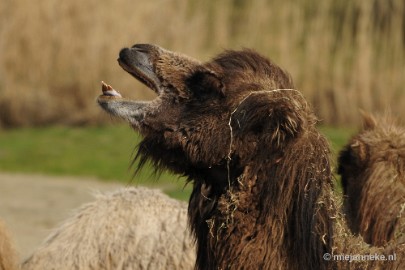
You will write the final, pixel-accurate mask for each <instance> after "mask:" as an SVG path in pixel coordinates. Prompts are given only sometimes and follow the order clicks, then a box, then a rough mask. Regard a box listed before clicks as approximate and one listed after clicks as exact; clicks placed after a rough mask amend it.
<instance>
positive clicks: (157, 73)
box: [98, 44, 405, 270]
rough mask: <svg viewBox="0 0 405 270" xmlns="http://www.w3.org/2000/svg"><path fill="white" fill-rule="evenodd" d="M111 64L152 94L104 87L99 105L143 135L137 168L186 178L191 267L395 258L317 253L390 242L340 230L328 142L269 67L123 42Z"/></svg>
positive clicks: (330, 264)
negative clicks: (193, 242) (149, 166)
mask: <svg viewBox="0 0 405 270" xmlns="http://www.w3.org/2000/svg"><path fill="white" fill-rule="evenodd" d="M119 63H120V65H121V66H122V67H123V68H124V69H125V70H126V71H127V72H129V73H130V74H132V75H133V76H134V77H135V78H137V79H138V80H140V81H142V82H144V83H145V84H146V85H148V86H149V87H150V88H151V89H153V90H154V91H155V92H156V93H157V94H158V97H157V98H156V99H155V100H153V101H150V102H144V101H131V100H126V99H123V98H122V97H121V96H120V95H118V94H116V92H115V91H113V90H111V89H110V87H104V88H103V95H101V96H100V97H99V99H98V102H99V104H100V105H101V106H102V108H103V109H105V110H106V111H107V112H109V113H111V114H113V115H116V116H119V117H121V118H123V119H125V120H127V121H129V122H130V123H131V125H132V126H133V127H134V128H135V129H136V130H138V131H139V132H140V133H141V134H142V135H143V137H144V139H143V141H142V142H141V144H140V145H139V149H138V158H139V159H140V161H141V165H142V164H144V163H145V162H146V161H147V160H150V161H151V162H152V163H153V164H154V165H155V167H156V168H157V169H165V168H166V169H169V170H171V171H173V172H175V173H178V174H181V175H185V176H187V177H188V178H189V181H190V182H192V184H193V192H192V195H191V198H190V201H189V210H188V214H189V221H190V225H191V228H192V230H193V232H194V234H195V236H196V239H197V261H196V269H210V270H212V269H365V268H366V267H368V268H369V269H375V268H376V267H378V266H380V267H381V266H385V267H387V268H388V269H395V267H399V268H400V267H401V266H399V265H401V264H402V267H405V266H404V264H405V262H404V263H402V261H395V262H378V261H377V262H376V261H371V262H370V261H360V262H352V263H349V262H348V261H343V262H341V261H334V260H331V261H328V260H324V259H323V256H324V254H325V253H335V254H341V253H345V254H353V255H354V254H365V253H368V252H378V253H379V254H383V253H385V254H387V253H389V252H392V250H391V249H389V250H382V249H381V250H377V249H369V247H367V245H366V244H365V243H364V242H362V241H361V240H360V238H353V236H351V235H350V234H348V232H347V229H346V228H345V226H344V222H342V219H341V216H340V215H339V213H338V211H337V210H336V209H337V207H336V203H335V199H334V195H333V181H332V175H331V169H330V164H329V147H328V143H327V141H326V140H325V139H324V137H323V136H322V135H320V134H319V132H318V131H317V130H316V128H315V123H316V119H315V116H314V114H313V113H312V111H311V109H310V108H309V106H308V104H307V103H306V101H305V99H304V98H303V97H302V95H301V93H300V92H298V91H296V90H293V88H294V86H293V83H292V81H291V79H290V77H289V75H288V74H287V73H286V72H284V71H283V70H282V69H280V68H279V67H278V66H277V65H275V64H274V63H272V62H270V61H269V60H267V59H266V58H264V57H262V56H260V55H259V54H257V53H256V52H254V51H251V50H243V51H226V52H225V53H223V54H221V55H219V56H218V57H216V58H214V59H213V60H212V61H210V62H207V63H200V62H199V61H197V60H194V59H190V58H189V57H186V56H184V55H180V54H177V53H173V52H170V51H167V50H165V49H162V48H159V47H157V46H154V45H148V44H141V45H135V46H134V47H132V48H125V49H123V50H122V51H121V52H120V58H119ZM397 248H398V247H397ZM396 251H397V252H398V253H399V252H403V247H402V246H401V247H399V248H398V249H396ZM401 254H402V253H401ZM399 268H396V269H399Z"/></svg>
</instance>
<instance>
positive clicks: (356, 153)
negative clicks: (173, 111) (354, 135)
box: [350, 140, 368, 164]
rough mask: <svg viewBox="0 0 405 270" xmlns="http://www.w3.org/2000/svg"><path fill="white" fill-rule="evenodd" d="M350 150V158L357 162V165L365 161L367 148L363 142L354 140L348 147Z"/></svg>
mask: <svg viewBox="0 0 405 270" xmlns="http://www.w3.org/2000/svg"><path fill="white" fill-rule="evenodd" d="M350 148H351V149H352V156H353V157H354V158H355V159H356V160H357V162H359V164H360V163H363V162H365V161H366V160H367V157H368V148H367V145H366V144H365V143H364V142H362V141H360V140H354V141H353V143H352V144H351V145H350Z"/></svg>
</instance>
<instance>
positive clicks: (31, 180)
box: [0, 0, 405, 255]
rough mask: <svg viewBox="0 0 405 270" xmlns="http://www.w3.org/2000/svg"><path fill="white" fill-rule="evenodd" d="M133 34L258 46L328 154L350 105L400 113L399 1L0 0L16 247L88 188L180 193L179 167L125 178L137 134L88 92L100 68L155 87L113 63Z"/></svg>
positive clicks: (402, 48) (1, 112) (0, 180)
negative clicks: (316, 124) (309, 114)
mask: <svg viewBox="0 0 405 270" xmlns="http://www.w3.org/2000/svg"><path fill="white" fill-rule="evenodd" d="M135 43H155V44H158V45H160V46H162V47H165V48H167V49H170V50H173V51H178V52H182V53H185V54H188V55H190V56H192V57H195V58H199V59H201V60H203V61H204V60H209V59H210V58H211V57H213V56H215V55H216V54H218V53H220V52H221V51H223V50H224V49H241V48H244V47H248V48H254V49H256V50H257V51H259V52H260V53H261V54H263V55H265V56H267V57H269V58H271V59H272V60H273V61H275V62H276V63H277V64H279V65H280V66H281V67H283V68H284V69H286V70H288V71H289V72H290V73H291V75H292V77H293V79H294V81H295V85H296V87H297V88H298V89H299V90H301V91H302V92H303V93H304V95H305V96H306V98H307V99H308V100H309V102H310V103H311V104H312V105H313V107H314V109H315V111H316V113H317V115H318V116H319V119H320V120H321V122H320V124H321V130H322V132H323V133H324V134H325V135H326V136H327V137H328V138H329V140H330V141H331V145H332V148H333V151H334V153H335V155H334V159H336V153H337V152H338V151H339V150H340V149H341V147H342V146H343V145H344V144H345V143H346V142H347V140H348V138H349V137H350V136H351V134H353V133H354V132H355V131H356V127H357V126H358V125H359V124H360V116H359V109H363V110H365V111H370V112H374V113H384V112H385V111H387V110H389V111H391V113H392V115H393V116H396V117H397V118H401V117H402V116H403V115H404V113H405V1H404V0H338V1H336V0H322V1H319V0H255V1H250V0H221V1H214V0H206V1H196V0H153V1H152V0H114V1H111V0H108V1H107V0H70V1H57V0H40V1H28V0H1V1H0V219H3V220H4V221H5V222H6V224H7V225H8V226H9V227H10V228H12V230H13V234H14V236H15V238H16V241H17V246H18V248H19V250H20V252H21V254H22V255H26V254H28V252H30V250H32V249H33V248H34V247H35V246H37V245H38V243H39V242H40V241H42V239H43V238H44V237H45V235H47V234H48V232H49V229H51V228H53V227H54V226H55V224H58V223H59V222H60V221H61V220H63V219H64V218H65V217H66V216H67V215H68V214H69V213H70V211H71V209H73V208H75V207H77V206H78V205H80V204H82V203H83V202H85V201H89V200H92V198H91V196H90V195H89V194H90V193H91V192H90V190H103V191H105V190H111V189H113V188H116V185H118V186H123V185H124V186H127V185H146V186H152V187H158V188H160V189H163V190H164V191H165V192H166V193H168V194H169V195H170V196H173V197H175V198H178V199H183V200H187V198H188V196H189V193H190V187H189V186H186V187H184V183H185V182H184V181H183V179H178V178H177V177H176V176H173V175H170V174H168V173H164V174H163V175H161V176H160V177H158V176H156V175H153V169H152V168H150V167H146V168H145V169H144V170H143V171H141V173H140V174H139V175H137V176H136V177H133V171H134V169H133V168H131V166H130V165H131V159H132V158H133V149H135V147H136V145H137V144H138V142H139V140H140V138H139V136H138V135H137V134H136V133H135V132H133V131H132V130H131V129H130V128H129V127H128V126H127V125H125V124H124V123H122V122H120V121H118V120H115V119H111V118H110V117H107V116H106V114H105V113H104V112H102V111H101V109H100V108H98V105H97V104H96V101H95V100H96V97H97V96H98V95H99V94H100V92H101V90H100V88H101V85H100V81H101V80H103V81H106V82H107V83H109V84H111V85H112V86H113V87H114V88H115V89H117V90H119V91H120V92H121V93H122V94H123V95H124V96H127V97H130V98H136V99H151V98H153V93H152V91H149V90H146V89H145V87H144V86H142V85H141V84H140V83H138V82H137V81H136V80H135V79H133V78H132V77H131V76H129V75H128V74H127V73H126V72H124V71H123V70H122V69H121V68H120V67H119V66H118V64H117V62H116V59H117V56H118V52H119V51H120V49H121V48H122V47H126V46H131V45H133V44H135ZM135 165H136V164H135ZM69 176H70V177H69ZM157 179H158V180H157ZM100 180H102V181H100ZM106 182H108V183H106ZM338 190H339V189H338Z"/></svg>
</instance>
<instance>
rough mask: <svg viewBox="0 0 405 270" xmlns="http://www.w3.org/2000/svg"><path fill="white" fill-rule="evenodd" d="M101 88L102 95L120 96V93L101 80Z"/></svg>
mask: <svg viewBox="0 0 405 270" xmlns="http://www.w3.org/2000/svg"><path fill="white" fill-rule="evenodd" d="M101 90H102V91H103V95H104V96H114V97H122V96H121V94H120V93H119V92H118V91H116V90H114V89H113V88H112V86H111V85H109V84H106V83H105V82H103V81H102V82H101Z"/></svg>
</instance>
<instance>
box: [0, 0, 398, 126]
mask: <svg viewBox="0 0 405 270" xmlns="http://www.w3.org/2000/svg"><path fill="white" fill-rule="evenodd" d="M404 32H405V4H404V1H403V0H385V1H378V0H358V1H350V0H344V1H343V0H342V1H333V0H324V1H316V0H302V1H298V0H297V1H292V0H291V1H284V0H274V1H267V0H257V1H247V0H224V1H213V0H212V1H193V0H155V1H147V0H138V1H130V0H116V1H96V0H86V1H79V0H71V1H66V2H60V1H56V0H42V1H27V0H2V1H1V2H0V126H4V127H8V126H21V125H42V124H49V123H70V124H84V123H97V122H101V121H103V118H102V117H100V116H101V115H102V113H101V112H100V110H99V109H98V108H97V106H96V105H95V101H94V100H95V97H96V96H97V95H98V93H99V88H100V81H101V80H106V81H108V82H111V83H112V84H114V85H115V86H116V87H117V89H119V90H120V91H121V92H122V93H123V94H124V95H125V96H129V97H133V98H150V97H151V94H150V91H146V90H145V88H144V87H142V86H141V85H139V84H137V82H135V80H133V79H132V78H130V76H128V75H127V74H125V72H123V71H121V69H120V68H119V66H118V65H117V64H116V62H115V59H116V58H117V54H118V51H119V50H120V48H121V47H123V46H130V45H132V44H133V43H156V44H159V45H161V46H163V47H166V48H168V49H172V50H176V51H182V52H184V53H186V54H188V55H192V56H195V57H198V58H200V59H201V58H202V59H204V58H205V59H208V58H209V57H210V56H211V55H214V54H216V53H218V52H219V51H221V50H223V49H224V48H241V47H252V48H255V49H257V50H258V51H260V52H261V53H263V54H265V55H267V56H269V57H270V58H272V59H274V60H275V61H276V62H277V63H279V64H281V65H282V66H283V67H284V68H285V69H287V70H289V71H290V72H291V73H292V76H293V78H294V79H295V84H296V86H297V87H298V88H299V89H301V90H302V91H303V92H304V94H305V96H306V97H307V98H308V100H309V101H310V102H311V103H312V104H314V107H315V108H316V111H317V114H318V115H319V116H320V118H321V119H323V120H324V121H325V123H329V124H342V123H345V124H347V123H355V122H357V120H358V108H362V109H365V110H367V111H384V110H385V109H386V108H387V107H390V108H391V111H393V112H394V113H395V114H401V113H402V114H403V113H404V108H405V94H404V89H405V88H404V84H405V45H404V44H405V34H404ZM134 88H135V89H139V90H137V91H133V89H134Z"/></svg>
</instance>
